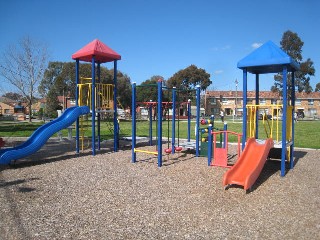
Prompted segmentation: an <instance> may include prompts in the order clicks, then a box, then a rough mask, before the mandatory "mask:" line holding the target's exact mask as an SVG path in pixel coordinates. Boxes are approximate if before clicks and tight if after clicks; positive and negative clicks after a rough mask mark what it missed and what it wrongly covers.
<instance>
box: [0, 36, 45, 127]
mask: <svg viewBox="0 0 320 240" xmlns="http://www.w3.org/2000/svg"><path fill="white" fill-rule="evenodd" d="M47 60H48V54H47V48H46V46H45V45H44V44H42V43H39V42H36V41H34V40H32V39H31V38H29V37H25V38H23V39H22V40H21V41H20V42H19V43H18V44H17V45H12V46H9V47H8V48H7V49H6V50H5V51H4V53H3V55H2V67H1V68H0V74H1V75H2V76H3V77H4V78H5V79H6V80H7V82H8V83H9V84H11V85H13V86H15V87H16V88H17V89H18V91H19V93H20V94H21V95H22V96H24V97H25V98H26V100H27V102H28V109H29V114H31V112H32V110H31V109H32V103H33V101H34V99H35V96H36V95H37V91H38V89H37V87H38V85H39V83H40V81H41V80H42V78H43V74H44V71H45V69H46V66H47ZM29 121H30V122H31V117H30V118H29Z"/></svg>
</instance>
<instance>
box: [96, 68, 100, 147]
mask: <svg viewBox="0 0 320 240" xmlns="http://www.w3.org/2000/svg"><path fill="white" fill-rule="evenodd" d="M97 75H98V83H101V78H100V63H98V66H97ZM98 97H99V105H98V107H99V108H98V114H97V115H98V116H97V118H98V119H97V120H98V126H97V127H98V150H100V147H101V146H100V143H101V134H100V133H101V131H100V120H101V118H100V110H101V108H100V107H101V105H100V96H98ZM97 101H98V99H97Z"/></svg>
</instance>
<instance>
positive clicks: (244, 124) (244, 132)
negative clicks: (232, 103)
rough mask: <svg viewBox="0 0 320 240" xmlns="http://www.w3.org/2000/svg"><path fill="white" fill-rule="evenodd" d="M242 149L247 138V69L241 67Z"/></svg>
mask: <svg viewBox="0 0 320 240" xmlns="http://www.w3.org/2000/svg"><path fill="white" fill-rule="evenodd" d="M242 109H243V110H242V113H243V116H242V150H243V149H244V148H245V146H246V140H247V69H246V68H245V69H243V107H242Z"/></svg>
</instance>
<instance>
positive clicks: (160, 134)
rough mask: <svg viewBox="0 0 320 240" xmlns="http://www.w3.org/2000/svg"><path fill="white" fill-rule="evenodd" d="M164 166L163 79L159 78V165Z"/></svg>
mask: <svg viewBox="0 0 320 240" xmlns="http://www.w3.org/2000/svg"><path fill="white" fill-rule="evenodd" d="M161 166H162V80H161V79H159V80H158V167H161Z"/></svg>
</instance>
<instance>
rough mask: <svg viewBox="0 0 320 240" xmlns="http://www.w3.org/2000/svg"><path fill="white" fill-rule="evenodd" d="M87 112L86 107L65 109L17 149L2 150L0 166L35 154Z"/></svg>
mask: <svg viewBox="0 0 320 240" xmlns="http://www.w3.org/2000/svg"><path fill="white" fill-rule="evenodd" d="M89 112H90V109H89V107H87V106H82V107H71V108H68V109H66V110H65V112H64V113H63V114H62V115H61V116H60V117H58V118H56V119H55V120H53V121H51V122H48V123H46V124H44V125H42V126H41V127H39V128H38V129H37V130H36V131H34V133H33V134H32V135H31V136H30V137H29V138H28V140H27V141H26V142H24V143H22V144H21V145H19V146H17V147H14V148H7V149H4V150H2V151H1V152H0V164H9V163H10V162H11V161H12V160H17V159H19V158H23V157H26V156H28V155H30V154H32V153H35V152H37V151H38V150H39V149H40V148H41V147H42V146H43V145H44V144H45V143H46V142H47V141H48V139H49V138H50V137H51V136H52V135H53V134H55V133H56V132H58V131H60V130H62V129H64V128H66V127H68V126H70V125H71V124H72V123H74V122H75V121H76V120H77V118H78V117H79V116H80V115H84V114H88V113H89Z"/></svg>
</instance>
